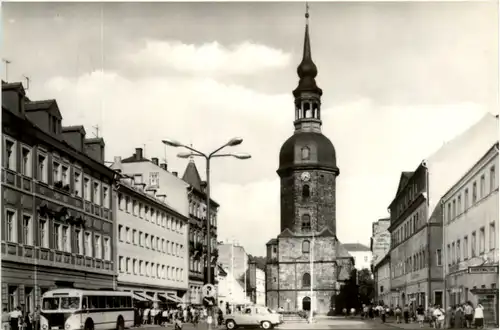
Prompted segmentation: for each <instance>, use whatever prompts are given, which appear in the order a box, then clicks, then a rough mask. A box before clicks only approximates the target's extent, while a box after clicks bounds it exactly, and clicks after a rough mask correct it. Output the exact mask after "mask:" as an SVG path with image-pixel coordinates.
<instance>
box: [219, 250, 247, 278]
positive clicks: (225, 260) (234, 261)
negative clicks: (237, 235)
mask: <svg viewBox="0 0 500 330" xmlns="http://www.w3.org/2000/svg"><path fill="white" fill-rule="evenodd" d="M217 249H218V251H219V263H220V264H221V265H222V266H223V267H226V266H227V267H230V268H231V271H232V274H234V276H236V279H239V278H241V277H242V276H244V274H245V272H246V271H247V270H248V254H247V253H246V251H245V248H244V247H243V246H241V245H239V244H238V243H235V242H232V243H220V242H219V244H218V246H217Z"/></svg>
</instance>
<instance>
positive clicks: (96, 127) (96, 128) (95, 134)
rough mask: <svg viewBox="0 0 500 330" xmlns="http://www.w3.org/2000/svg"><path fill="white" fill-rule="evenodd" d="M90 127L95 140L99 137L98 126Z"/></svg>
mask: <svg viewBox="0 0 500 330" xmlns="http://www.w3.org/2000/svg"><path fill="white" fill-rule="evenodd" d="M92 127H93V128H94V129H95V132H94V136H95V137H96V138H98V137H99V128H100V127H99V125H95V126H92Z"/></svg>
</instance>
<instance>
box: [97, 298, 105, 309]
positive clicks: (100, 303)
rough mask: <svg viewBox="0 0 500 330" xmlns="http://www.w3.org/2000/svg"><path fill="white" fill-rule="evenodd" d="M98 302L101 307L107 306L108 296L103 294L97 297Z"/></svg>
mask: <svg viewBox="0 0 500 330" xmlns="http://www.w3.org/2000/svg"><path fill="white" fill-rule="evenodd" d="M97 304H98V306H99V308H106V297H102V296H99V297H97Z"/></svg>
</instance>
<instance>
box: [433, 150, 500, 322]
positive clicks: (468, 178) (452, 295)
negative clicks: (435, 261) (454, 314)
mask: <svg viewBox="0 0 500 330" xmlns="http://www.w3.org/2000/svg"><path fill="white" fill-rule="evenodd" d="M498 165H499V164H498V143H496V144H495V145H493V146H491V147H490V148H489V150H488V151H487V152H486V153H485V154H484V155H483V157H481V159H479V160H478V162H477V163H476V164H475V165H474V166H473V167H472V168H471V169H470V170H468V171H467V173H465V175H464V176H463V177H462V178H460V179H459V180H458V181H457V182H456V183H455V184H454V185H453V187H451V189H450V190H449V191H448V192H447V193H446V194H445V195H444V196H443V199H442V203H441V205H442V209H443V210H442V215H443V224H444V233H443V241H444V250H443V252H444V258H443V259H444V261H443V264H444V267H445V283H446V296H445V297H446V306H453V305H455V304H460V303H463V302H466V301H471V302H472V303H473V304H474V306H476V305H477V304H478V303H480V304H482V305H483V307H484V318H485V323H486V324H488V325H493V326H497V327H498V274H499V273H498V259H499V258H498V216H499V204H498V203H499V200H498Z"/></svg>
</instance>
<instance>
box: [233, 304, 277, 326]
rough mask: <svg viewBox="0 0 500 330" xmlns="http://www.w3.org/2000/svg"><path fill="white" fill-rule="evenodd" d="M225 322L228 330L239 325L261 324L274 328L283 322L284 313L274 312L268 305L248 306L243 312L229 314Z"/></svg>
mask: <svg viewBox="0 0 500 330" xmlns="http://www.w3.org/2000/svg"><path fill="white" fill-rule="evenodd" d="M224 323H225V324H226V328H227V329H228V330H232V329H235V328H237V327H255V326H260V327H262V328H263V329H272V328H274V327H275V326H277V325H279V324H281V323H283V315H281V314H277V313H273V311H272V310H270V309H269V308H267V307H266V306H247V307H245V308H244V309H243V310H242V311H241V312H235V313H231V314H227V315H225V317H224Z"/></svg>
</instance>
